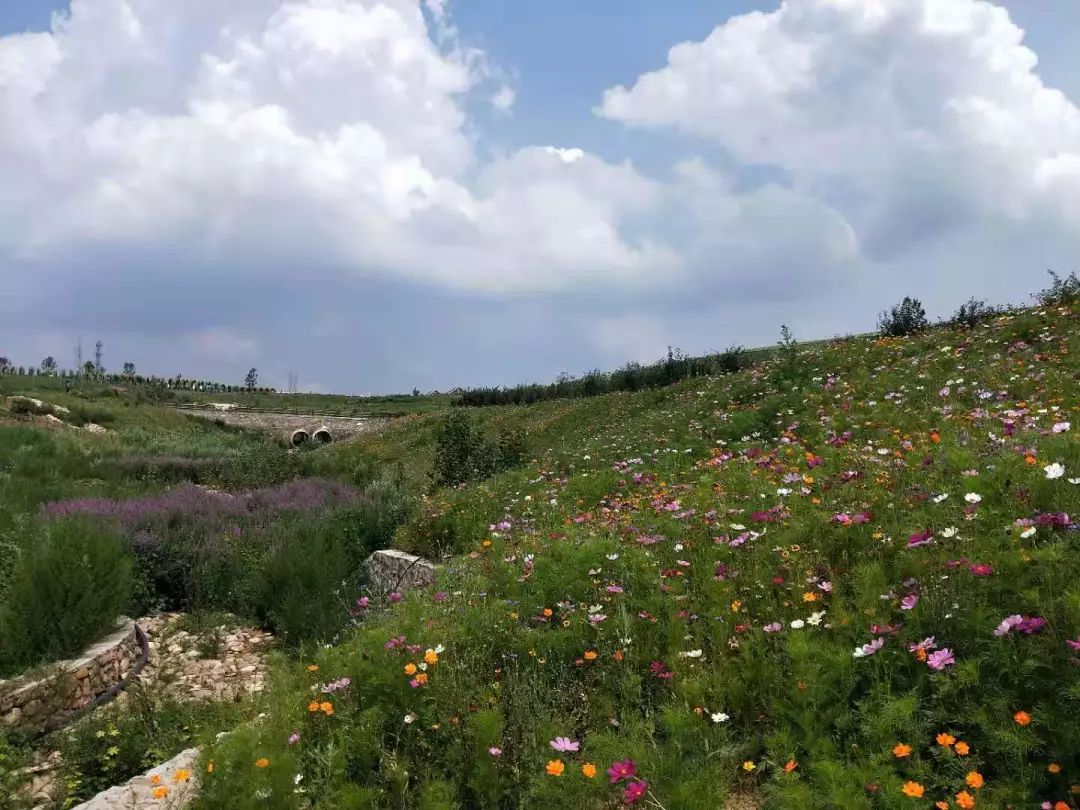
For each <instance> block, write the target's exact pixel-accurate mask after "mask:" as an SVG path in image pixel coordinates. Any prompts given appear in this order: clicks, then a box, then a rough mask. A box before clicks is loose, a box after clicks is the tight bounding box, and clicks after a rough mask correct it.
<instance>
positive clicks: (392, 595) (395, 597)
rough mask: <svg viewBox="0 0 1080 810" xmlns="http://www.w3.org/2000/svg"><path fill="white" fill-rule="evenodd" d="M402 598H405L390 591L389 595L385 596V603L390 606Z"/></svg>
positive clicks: (396, 592)
mask: <svg viewBox="0 0 1080 810" xmlns="http://www.w3.org/2000/svg"><path fill="white" fill-rule="evenodd" d="M404 598H405V597H404V596H403V595H402V594H401V593H399V592H398V591H390V593H388V594H387V595H386V601H387V602H389V603H390V604H391V605H394V604H397V603H398V602H400V601H401V600H402V599H404Z"/></svg>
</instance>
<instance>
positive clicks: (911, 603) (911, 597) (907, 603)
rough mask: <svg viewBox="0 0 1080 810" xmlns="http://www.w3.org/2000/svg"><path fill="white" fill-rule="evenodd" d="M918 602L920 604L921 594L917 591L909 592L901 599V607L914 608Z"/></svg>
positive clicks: (905, 608)
mask: <svg viewBox="0 0 1080 810" xmlns="http://www.w3.org/2000/svg"><path fill="white" fill-rule="evenodd" d="M917 604H919V595H918V594H917V593H909V594H908V595H907V596H905V597H904V598H903V599H901V600H900V609H901V610H914V609H915V606H916V605H917Z"/></svg>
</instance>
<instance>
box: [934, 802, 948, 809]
mask: <svg viewBox="0 0 1080 810" xmlns="http://www.w3.org/2000/svg"><path fill="white" fill-rule="evenodd" d="M934 807H936V808H937V810H949V803H948V802H934Z"/></svg>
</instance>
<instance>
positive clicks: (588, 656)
mask: <svg viewBox="0 0 1080 810" xmlns="http://www.w3.org/2000/svg"><path fill="white" fill-rule="evenodd" d="M585 660H586V661H595V660H596V650H586V651H585Z"/></svg>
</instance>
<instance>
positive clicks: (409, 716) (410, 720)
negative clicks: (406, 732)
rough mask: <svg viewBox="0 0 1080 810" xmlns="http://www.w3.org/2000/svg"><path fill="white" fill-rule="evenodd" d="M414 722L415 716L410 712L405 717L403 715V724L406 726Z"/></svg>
mask: <svg viewBox="0 0 1080 810" xmlns="http://www.w3.org/2000/svg"><path fill="white" fill-rule="evenodd" d="M415 722H416V715H415V714H413V713H412V712H409V713H408V714H407V715H405V723H406V725H408V724H409V723H415Z"/></svg>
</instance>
